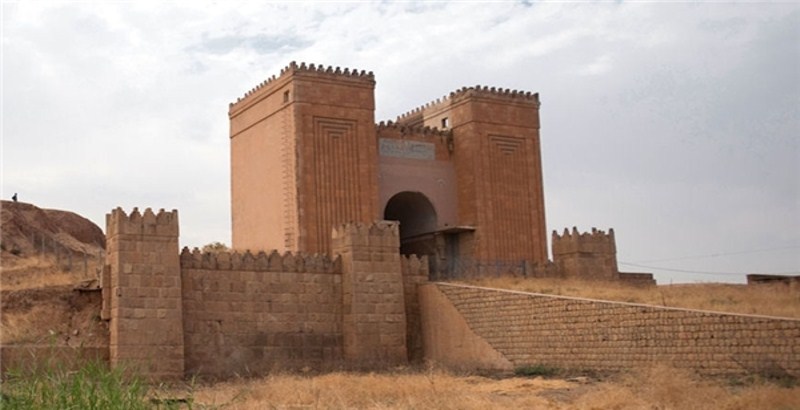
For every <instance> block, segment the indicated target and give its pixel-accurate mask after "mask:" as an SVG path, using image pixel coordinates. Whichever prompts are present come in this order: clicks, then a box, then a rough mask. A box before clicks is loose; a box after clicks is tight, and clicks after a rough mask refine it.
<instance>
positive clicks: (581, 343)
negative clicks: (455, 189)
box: [420, 283, 800, 377]
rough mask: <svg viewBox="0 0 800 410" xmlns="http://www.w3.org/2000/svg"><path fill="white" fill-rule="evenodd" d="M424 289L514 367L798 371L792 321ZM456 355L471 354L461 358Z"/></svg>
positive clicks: (799, 342)
mask: <svg viewBox="0 0 800 410" xmlns="http://www.w3.org/2000/svg"><path fill="white" fill-rule="evenodd" d="M431 287H432V288H433V289H431ZM423 288H425V289H424V290H423V291H422V292H420V297H421V298H423V299H425V298H429V297H430V296H429V295H431V294H434V295H436V294H439V295H444V296H445V297H446V298H447V300H448V301H449V303H450V304H452V306H453V307H454V308H455V309H456V310H457V311H458V312H459V313H460V315H461V316H462V317H463V319H464V321H465V322H466V324H467V326H468V327H469V330H470V331H471V333H474V335H477V337H478V338H481V339H483V340H485V341H486V342H487V343H488V345H489V346H491V348H492V349H494V350H496V351H497V352H499V353H500V354H502V356H503V357H504V358H506V359H507V360H508V361H510V362H511V363H512V365H513V367H515V368H519V367H524V366H532V365H549V366H555V367H558V368H565V369H598V370H621V369H626V368H634V367H639V366H647V365H652V364H654V363H668V364H671V365H673V366H675V367H678V368H687V369H693V370H696V371H698V372H700V373H704V374H740V373H754V372H755V373H762V374H765V373H766V374H768V375H771V376H784V375H792V376H795V377H799V376H800V320H798V319H790V318H777V317H769V316H756V315H738V314H726V313H719V312H709V311H699V310H688V309H676V308H664V307H658V306H649V305H638V304H629V303H617V302H608V301H599V300H590V299H580V298H569V297H559V296H551V295H541V294H533V293H524V292H516V291H505V290H497V289H488V288H479V287H470V286H463V285H453V284H444V283H435V284H428V285H423ZM434 289H435V290H434ZM426 295H428V296H426ZM421 305H422V306H423V326H424V329H425V330H427V329H429V328H431V327H433V328H435V327H437V326H438V323H437V312H435V311H430V310H427V311H426V310H425V309H424V307H425V306H426V305H428V303H427V301H426V300H422V301H421ZM450 336H451V335H447V334H440V335H439V337H435V338H431V337H430V336H429V335H427V334H426V336H425V337H426V339H425V340H426V346H425V351H426V357H427V358H428V359H432V360H437V359H438V357H437V354H436V352H437V351H442V348H441V346H438V345H440V344H443V345H444V344H448V343H450V344H452V340H450V341H448V339H449V338H450ZM450 351H452V349H450ZM465 352H467V353H468V351H466V350H465ZM456 359H458V360H462V361H469V360H470V358H469V357H466V356H465V357H459V358H456ZM449 360H450V361H453V360H454V358H452V357H451V358H449Z"/></svg>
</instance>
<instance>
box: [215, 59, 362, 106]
mask: <svg viewBox="0 0 800 410" xmlns="http://www.w3.org/2000/svg"><path fill="white" fill-rule="evenodd" d="M297 73H302V74H312V75H316V76H324V77H329V78H334V79H336V80H353V79H355V80H360V81H364V80H366V81H368V82H371V83H374V82H375V75H374V74H373V73H372V71H369V72H367V71H365V70H361V71H359V70H357V69H349V68H344V69H342V68H341V67H333V66H325V65H322V64H319V65H317V64H306V63H304V62H301V63H300V64H297V62H295V61H292V62H291V63H289V65H287V66H285V67H284V68H282V69H281V72H280V74H279V75H277V76H276V75H274V74H273V75H272V76H271V77H268V78H267V79H266V80H264V81H262V82H261V83H259V84H258V85H256V86H255V87H253V88H251V89H250V90H249V91H247V92H246V93H244V95H243V96H241V97H239V98H237V99H236V102H235V103H230V104H229V108H230V109H231V110H232V109H233V107H235V106H236V105H238V104H239V103H241V102H243V101H246V100H249V97H251V96H253V95H255V94H257V93H258V92H259V91H261V90H262V89H265V88H271V87H268V86H270V85H273V84H275V83H276V82H277V81H278V80H279V79H281V78H284V77H289V76H291V75H294V74H297ZM259 94H260V93H259Z"/></svg>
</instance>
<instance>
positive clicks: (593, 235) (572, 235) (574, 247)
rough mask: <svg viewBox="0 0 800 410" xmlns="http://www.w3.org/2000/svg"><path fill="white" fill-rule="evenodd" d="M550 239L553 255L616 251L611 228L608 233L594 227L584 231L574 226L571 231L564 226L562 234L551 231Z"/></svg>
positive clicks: (614, 252)
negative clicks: (581, 231) (579, 230)
mask: <svg viewBox="0 0 800 410" xmlns="http://www.w3.org/2000/svg"><path fill="white" fill-rule="evenodd" d="M552 239H553V240H552V244H553V255H554V256H555V255H563V254H570V253H597V254H600V253H613V254H616V252H617V247H616V243H615V239H614V229H613V228H612V229H609V230H608V233H605V232H604V231H602V230H598V229H596V228H592V231H591V232H584V233H580V232H578V228H576V227H573V228H572V232H570V231H569V230H568V229H566V228H564V233H563V234H562V235H559V234H558V232H556V231H553V237H552Z"/></svg>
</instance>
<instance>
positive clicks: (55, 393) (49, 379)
mask: <svg viewBox="0 0 800 410" xmlns="http://www.w3.org/2000/svg"><path fill="white" fill-rule="evenodd" d="M146 394H147V385H146V384H144V383H143V382H142V380H141V379H139V378H138V377H135V376H130V375H127V374H125V371H124V370H122V369H119V368H117V369H109V368H108V367H107V366H106V365H105V364H103V363H100V362H96V361H92V362H88V363H86V364H85V365H83V366H82V367H80V368H79V369H78V370H76V371H70V370H68V369H67V368H66V367H64V366H62V365H56V366H53V367H48V368H43V367H34V368H29V369H12V370H9V371H8V373H7V374H6V375H5V377H4V378H3V380H2V382H1V383H0V408H3V409H8V410H12V409H130V410H137V409H149V408H152V407H153V406H152V405H151V404H150V403H148V401H147V398H146Z"/></svg>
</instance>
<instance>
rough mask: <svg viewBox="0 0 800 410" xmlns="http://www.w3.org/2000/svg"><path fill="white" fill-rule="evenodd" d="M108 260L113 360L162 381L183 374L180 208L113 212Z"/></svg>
mask: <svg viewBox="0 0 800 410" xmlns="http://www.w3.org/2000/svg"><path fill="white" fill-rule="evenodd" d="M106 265H108V271H109V273H108V275H106V276H108V277H109V278H110V283H109V284H108V286H109V287H110V292H109V291H105V292H104V293H105V295H106V296H108V297H109V298H110V300H109V301H108V302H109V303H107V306H108V310H109V311H110V323H109V330H110V340H109V359H110V362H111V365H112V366H118V365H123V366H126V367H128V368H132V369H134V370H137V371H139V372H141V373H143V374H145V375H148V376H149V377H151V378H153V379H158V380H163V379H178V378H182V377H183V374H184V373H183V364H184V360H183V359H184V357H183V312H182V304H181V277H180V275H181V272H180V261H179V259H178V211H175V210H173V211H172V212H165V211H164V210H163V209H162V210H161V211H159V212H158V214H156V213H154V212H153V211H152V210H151V209H150V208H148V209H147V210H145V212H144V213H143V214H142V213H140V212H139V211H138V209H136V208H134V210H133V211H132V212H131V214H130V215H127V214H126V213H125V212H124V211H123V210H122V209H120V208H117V209H115V210H113V211H112V212H111V213H110V214H107V215H106ZM104 286H106V284H104Z"/></svg>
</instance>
